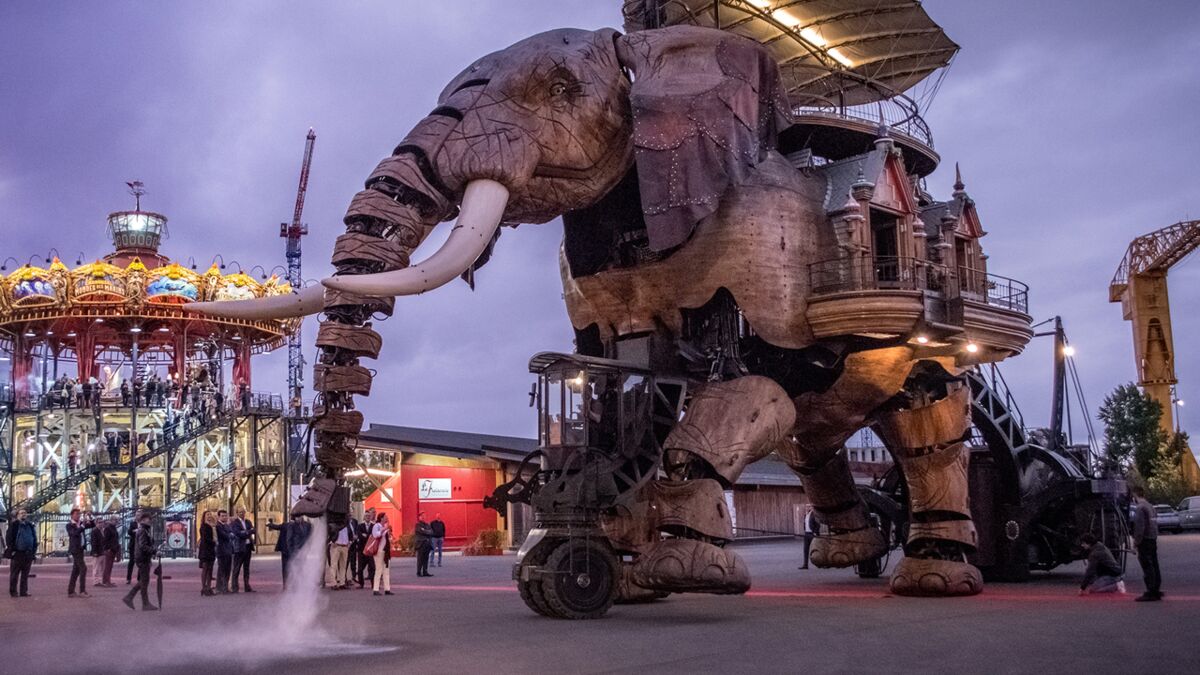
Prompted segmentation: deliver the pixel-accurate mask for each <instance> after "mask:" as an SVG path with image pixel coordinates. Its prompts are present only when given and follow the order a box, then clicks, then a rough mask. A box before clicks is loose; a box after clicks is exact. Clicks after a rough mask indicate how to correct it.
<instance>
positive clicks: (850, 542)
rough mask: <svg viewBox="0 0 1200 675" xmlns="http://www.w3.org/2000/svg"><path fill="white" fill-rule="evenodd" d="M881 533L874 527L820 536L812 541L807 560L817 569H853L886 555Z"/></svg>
mask: <svg viewBox="0 0 1200 675" xmlns="http://www.w3.org/2000/svg"><path fill="white" fill-rule="evenodd" d="M887 550H888V545H887V541H886V540H885V539H884V538H883V533H882V532H880V531H879V530H878V529H876V528H874V527H864V528H862V529H861V530H851V531H849V532H838V533H835V534H829V535H822V536H820V537H817V538H816V539H814V540H813V543H812V548H811V549H810V550H809V554H808V559H809V560H810V561H811V562H812V564H814V565H816V566H817V567H823V568H829V567H853V566H855V565H857V564H859V563H861V562H865V561H867V560H873V559H875V558H878V557H879V556H881V555H883V554H885V553H887Z"/></svg>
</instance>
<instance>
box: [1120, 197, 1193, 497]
mask: <svg viewBox="0 0 1200 675" xmlns="http://www.w3.org/2000/svg"><path fill="white" fill-rule="evenodd" d="M1197 248H1200V220H1187V221H1183V222H1179V223H1175V224H1174V225H1171V226H1169V227H1164V228H1162V229H1161V230H1156V231H1154V232H1151V233H1150V234H1146V235H1143V236H1140V237H1138V238H1137V239H1134V240H1133V241H1132V242H1130V244H1129V249H1128V250H1127V251H1126V252H1125V258H1124V259H1123V260H1122V261H1121V265H1120V267H1118V268H1117V273H1116V275H1115V276H1113V280H1112V284H1110V285H1109V287H1108V300H1109V302H1119V303H1121V311H1122V313H1123V314H1124V316H1125V320H1126V321H1130V322H1132V323H1133V350H1134V357H1135V358H1136V359H1137V370H1138V386H1139V387H1141V388H1142V391H1144V392H1146V393H1147V394H1148V395H1150V396H1151V397H1152V398H1153V399H1154V400H1156V401H1158V402H1159V403H1160V404H1162V411H1163V414H1162V421H1161V424H1162V427H1163V430H1164V431H1166V433H1167V435H1168V436H1170V435H1171V434H1173V433H1175V432H1176V431H1177V427H1176V425H1175V412H1176V411H1175V405H1176V403H1178V402H1179V401H1178V400H1177V399H1176V397H1175V385H1176V384H1177V383H1178V382H1179V380H1178V379H1177V378H1176V377H1175V345H1174V341H1173V339H1172V337H1171V305H1170V302H1169V300H1168V297H1167V272H1168V271H1169V270H1170V269H1171V267H1172V266H1173V265H1175V264H1176V263H1178V262H1179V261H1181V260H1183V259H1184V258H1186V257H1187V256H1188V254H1189V253H1191V252H1192V251H1195V250H1196V249H1197ZM1185 455H1189V456H1190V455H1191V453H1185ZM1188 460H1189V457H1188V456H1185V457H1184V462H1183V471H1184V474H1185V475H1186V476H1188V478H1190V479H1191V480H1197V479H1200V469H1198V468H1197V465H1196V462H1195V460H1194V459H1192V461H1190V462H1189V461H1188Z"/></svg>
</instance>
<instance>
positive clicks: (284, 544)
mask: <svg viewBox="0 0 1200 675" xmlns="http://www.w3.org/2000/svg"><path fill="white" fill-rule="evenodd" d="M267 529H268V530H272V531H275V532H278V533H279V537H278V538H276V539H275V552H276V553H278V554H279V567H280V572H281V573H282V574H283V588H284V590H287V579H288V559H289V557H290V556H289V551H288V533H289V532H291V530H292V523H291V522H290V521H285V522H282V523H276V522H275V521H274V520H273V519H268V520H267Z"/></svg>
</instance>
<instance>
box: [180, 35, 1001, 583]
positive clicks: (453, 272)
mask: <svg viewBox="0 0 1200 675" xmlns="http://www.w3.org/2000/svg"><path fill="white" fill-rule="evenodd" d="M789 110H790V107H789V104H788V103H787V101H786V99H785V97H784V95H783V93H782V89H781V83H780V79H779V75H778V71H777V66H776V64H775V63H774V61H773V60H772V59H771V57H770V56H769V55H768V53H767V52H766V51H765V50H764V49H763V48H762V47H760V46H759V45H758V44H756V43H754V42H752V41H749V40H745V39H743V38H740V37H737V36H734V35H732V34H729V33H725V32H721V31H716V30H710V29H705V28H697V27H690V26H677V27H671V28H665V29H658V30H645V31H638V32H634V33H631V34H628V35H622V34H621V33H618V32H617V31H614V30H600V31H584V30H574V29H563V30H555V31H550V32H547V33H542V34H540V35H536V36H533V37H531V38H528V39H526V40H523V41H521V42H518V43H516V44H514V45H512V46H511V47H509V48H507V49H504V50H501V51H499V52H496V53H493V54H490V55H488V56H485V57H483V58H481V59H479V60H478V61H476V62H475V63H473V64H471V65H470V66H469V67H468V68H467V69H466V70H464V71H463V72H462V74H460V75H459V76H458V77H456V78H455V79H454V80H452V81H451V82H450V84H449V85H448V86H447V87H446V88H445V89H444V91H443V92H442V93H441V95H440V97H439V99H438V103H437V106H436V107H435V108H434V109H433V111H432V112H431V113H430V114H429V116H428V117H426V118H425V119H424V120H422V121H421V122H419V123H418V124H417V125H416V127H415V128H414V129H413V130H412V131H411V132H410V133H409V134H408V136H407V137H406V138H404V140H402V141H401V142H400V143H399V144H398V145H397V146H396V148H395V150H394V151H393V153H392V154H391V155H390V156H389V157H387V158H385V159H384V160H383V161H382V162H380V164H379V165H378V167H377V168H376V169H375V171H374V172H372V174H371V175H370V177H369V178H368V179H367V181H366V186H365V189H364V190H363V191H362V192H360V193H358V194H357V195H355V197H354V198H353V200H352V201H351V204H350V206H349V209H348V210H347V213H346V216H345V225H346V233H345V234H344V235H342V236H341V237H340V238H339V239H338V241H337V244H336V246H335V250H334V255H333V264H334V266H335V267H336V269H337V273H336V275H335V276H333V277H331V278H329V279H326V280H325V281H324V282H323V287H321V286H318V287H313V288H308V289H304V290H301V291H299V292H298V293H295V294H293V295H291V296H284V297H275V298H269V299H261V300H257V301H247V302H245V303H241V302H227V303H209V304H200V305H196V306H193V309H196V310H199V311H209V312H214V313H221V314H225V315H231V316H237V315H240V316H257V317H264V316H272V317H276V318H279V317H286V316H299V315H304V314H314V313H318V312H321V313H323V314H324V317H325V320H324V321H323V323H322V324H321V327H320V329H319V332H318V346H319V347H320V348H321V350H322V351H321V358H320V363H318V364H317V366H316V377H315V381H316V388H317V390H318V392H319V399H318V402H319V407H318V409H317V411H316V421H315V422H314V429H315V433H316V442H317V450H316V452H317V460H318V462H319V463H320V465H321V467H322V468H323V469H324V470H325V471H326V472H327V474H328V476H329V477H330V478H337V477H339V476H340V473H341V472H342V471H343V470H344V469H346V468H347V467H349V466H352V465H353V463H354V440H355V437H356V434H357V433H358V431H359V429H360V428H361V425H362V421H363V420H362V415H361V413H359V412H357V411H356V410H355V409H354V404H353V400H352V399H353V396H354V395H356V394H358V395H362V394H366V393H367V392H368V391H369V384H370V377H369V374H366V375H364V373H367V371H366V369H365V368H363V367H362V366H361V365H359V361H360V359H363V358H375V357H377V356H378V354H379V350H380V346H381V345H380V343H381V340H380V338H379V335H378V334H377V333H375V331H373V330H372V329H371V326H370V320H371V318H372V317H373V316H376V315H384V316H386V315H390V314H391V312H392V309H393V306H394V301H395V300H394V299H395V297H396V296H402V295H411V294H416V293H423V292H426V291H431V290H434V289H435V288H437V287H439V286H441V285H444V284H446V283H449V282H450V281H452V280H453V279H455V278H456V277H459V276H462V275H471V274H473V273H474V271H475V270H476V269H478V268H479V267H480V266H481V265H483V264H484V263H485V262H486V261H487V259H488V258H489V257H490V255H491V253H492V247H493V245H494V244H495V242H496V238H497V236H498V232H499V228H500V227H501V226H502V225H505V224H519V223H544V222H546V221H549V220H552V219H554V218H556V217H558V216H563V220H564V224H565V233H564V240H563V246H562V249H561V256H560V264H561V269H562V277H563V284H564V291H565V298H566V303H567V308H568V313H569V315H570V317H571V320H572V323H573V324H574V327H575V329H576V332H577V336H578V339H577V348H578V349H579V351H580V352H582V353H587V354H590V355H594V356H608V357H617V358H627V357H629V356H630V355H632V354H638V355H641V357H642V358H644V360H646V361H648V362H649V364H650V365H651V366H652V367H654V368H656V369H662V370H667V371H679V372H686V373H688V374H689V375H691V376H693V377H694V378H695V379H696V380H697V381H698V382H700V383H701V384H700V385H699V386H698V387H696V388H694V393H693V394H692V396H691V398H690V401H689V404H688V409H687V412H686V413H685V416H684V418H683V421H682V422H680V423H679V425H678V426H677V427H676V429H675V430H674V431H673V432H672V433H671V434H670V437H669V438H668V440H667V445H666V452H665V453H664V455H665V456H664V465H663V466H664V471H665V473H666V478H667V479H669V480H670V484H666V483H664V484H663V486H664V487H660V488H656V490H657V492H656V494H669V495H676V496H672V497H671V499H676V500H678V499H685V500H691V501H689V502H688V503H689V504H690V506H686V508H685V507H679V508H676V507H678V502H677V501H676V502H673V503H674V504H675V506H673V507H672V508H673V509H674V511H673V512H675V513H687V512H688V511H689V509H691V508H693V507H695V508H696V509H701V510H703V509H704V508H711V507H712V506H713V505H712V504H711V503H710V502H712V501H713V500H714V499H719V495H720V493H721V488H728V487H729V486H731V485H732V484H733V483H734V482H735V481H736V480H737V478H738V475H739V474H740V473H741V471H742V470H743V469H744V468H745V467H746V466H747V465H748V464H750V463H752V462H754V461H755V460H757V459H760V458H762V457H764V456H766V455H767V454H770V453H771V452H776V453H778V454H779V456H780V457H781V458H783V459H784V460H785V461H786V462H787V463H788V464H789V466H791V467H792V468H793V470H795V471H796V472H797V474H798V475H799V476H800V477H801V480H802V481H803V482H804V484H805V487H806V491H807V493H808V494H809V497H810V499H811V500H812V501H813V503H814V506H815V508H816V510H817V512H818V514H819V517H820V519H821V520H822V521H823V522H824V524H825V525H826V526H827V527H828V528H829V530H830V533H829V535H828V536H825V537H822V538H821V539H820V540H819V542H818V544H817V547H816V549H815V550H814V554H813V558H814V562H816V564H818V565H822V566H850V565H853V564H856V563H857V562H860V561H862V560H867V559H870V558H874V557H877V556H878V555H880V554H881V553H882V552H883V551H884V550H885V542H884V541H883V537H882V535H881V534H880V533H879V532H878V531H877V530H876V529H874V528H872V527H871V526H870V521H869V519H868V514H867V510H866V507H865V505H864V503H863V501H862V499H861V498H860V497H859V496H858V493H857V492H856V490H855V487H854V483H853V480H852V478H851V475H850V472H849V468H848V465H847V463H846V461H845V459H844V457H843V456H842V455H841V454H839V453H838V450H839V449H840V448H841V447H842V445H843V444H844V442H845V441H846V440H847V439H848V438H849V437H850V436H851V435H853V434H854V433H855V432H857V431H858V430H860V429H861V428H863V427H864V426H867V425H874V426H875V427H876V429H877V431H878V432H879V433H880V434H881V435H882V436H883V437H884V438H885V439H887V440H889V445H890V447H892V448H893V450H894V451H896V453H897V455H898V456H897V460H898V461H899V463H900V464H901V466H902V467H903V469H904V471H905V474H906V475H907V476H908V478H909V483H910V494H911V496H912V502H913V503H912V508H913V510H914V514H913V520H914V525H913V528H912V534H911V535H910V537H909V541H908V544H907V546H906V551H907V553H908V554H909V555H908V557H906V558H905V560H904V561H902V563H901V564H900V566H899V568H898V569H897V571H896V573H895V575H894V576H893V588H894V590H896V591H897V592H901V593H913V594H918V593H920V594H961V593H974V592H977V591H978V590H979V588H980V579H979V576H978V572H977V571H975V569H974V568H973V567H971V566H970V565H969V564H968V563H967V562H966V561H965V557H964V556H965V553H966V552H968V551H969V550H970V549H971V547H972V546H973V542H974V536H975V535H974V529H973V526H972V524H971V520H970V515H969V513H970V512H969V509H968V505H967V503H966V476H965V472H964V471H963V467H964V466H965V457H964V453H963V445H962V440H963V439H964V437H965V435H966V424H967V419H968V417H967V415H968V410H967V406H966V404H965V399H964V396H965V390H964V388H963V386H962V384H961V382H960V381H959V380H958V379H957V377H956V376H957V375H958V374H959V373H960V372H961V371H960V368H961V364H959V363H957V362H956V361H955V359H954V358H951V357H936V356H935V357H932V358H918V357H917V355H916V354H915V351H914V349H913V348H911V347H910V346H908V345H905V344H903V343H888V344H882V343H877V342H871V341H870V340H866V339H857V338H856V339H848V340H842V341H837V342H834V343H829V342H827V341H825V342H823V341H821V340H817V339H816V338H815V337H814V334H813V331H812V329H811V327H810V325H809V322H808V320H807V318H806V311H805V310H806V303H807V302H808V298H809V294H810V293H809V292H810V288H809V284H810V280H809V275H808V268H809V265H810V264H811V263H813V262H815V261H817V260H820V259H821V258H822V257H825V256H827V254H828V251H829V250H830V249H833V248H836V243H835V242H834V240H833V236H832V234H830V233H829V232H827V231H826V228H824V227H822V225H821V224H822V223H824V222H826V213H825V209H824V208H823V206H822V205H823V203H824V201H825V199H826V195H825V190H826V183H825V181H824V180H823V179H821V178H819V177H816V176H813V175H811V174H810V173H806V172H804V171H801V170H798V169H796V168H794V167H793V166H792V164H790V163H789V162H788V161H787V160H786V159H785V158H784V157H783V156H782V155H781V154H780V153H779V152H778V150H777V148H776V142H777V138H778V136H779V133H780V132H781V131H782V130H783V129H785V128H786V127H787V126H788V125H789V119H790V117H789ZM451 219H455V222H454V224H453V225H450V226H449V227H451V228H452V230H451V233H450V236H449V238H448V239H447V241H446V243H445V244H444V245H443V246H442V247H441V248H440V249H439V250H437V251H434V252H433V253H432V254H430V255H429V256H428V257H425V258H423V259H422V260H421V261H420V262H416V263H411V264H410V254H411V253H412V251H413V250H414V249H415V248H417V247H418V245H419V244H420V243H421V242H422V240H423V239H424V237H425V235H426V234H427V233H428V232H429V231H431V230H432V228H434V227H436V226H437V225H438V224H439V223H441V222H443V221H448V220H451ZM689 481H706V482H705V483H703V485H704V486H705V487H702V488H696V489H692V488H686V489H685V488H683V487H680V485H681V484H686V483H687V482H689ZM714 494H715V495H716V496H714ZM678 495H684V497H678ZM650 498H653V496H650V497H647V499H650ZM705 500H707V501H705ZM680 518H682V516H680ZM678 520H679V518H676V521H678ZM676 525H678V523H677V522H676ZM632 529H633V530H636V529H637V528H636V527H634V528H632ZM667 531H668V533H670V534H672V535H673V536H671V537H666V538H663V537H661V536H659V535H657V534H653V533H651V535H648V536H649V539H647V540H645V541H643V542H641V544H638V543H636V542H635V543H631V544H630V545H629V546H630V548H637V547H639V546H641V547H642V549H641V553H643V555H642V559H643V560H645V561H647V562H646V563H645V565H643V569H641V570H640V574H639V575H637V576H636V577H635V581H636V583H637V584H638V585H641V586H643V587H646V588H649V589H650V590H667V591H678V590H695V591H709V592H740V591H744V590H745V588H747V587H748V585H749V576H748V574H747V573H746V571H745V565H744V564H743V563H741V561H740V560H739V559H738V558H737V556H736V555H735V554H733V553H732V552H730V551H728V550H726V549H723V548H721V544H723V543H724V542H725V541H727V540H728V539H729V538H731V536H732V534H731V532H730V531H728V528H727V526H726V525H722V524H721V523H717V524H715V525H712V526H711V527H708V526H705V527H698V528H690V527H674V526H673V529H671V530H667ZM714 570H715V571H716V572H715V573H714Z"/></svg>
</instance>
